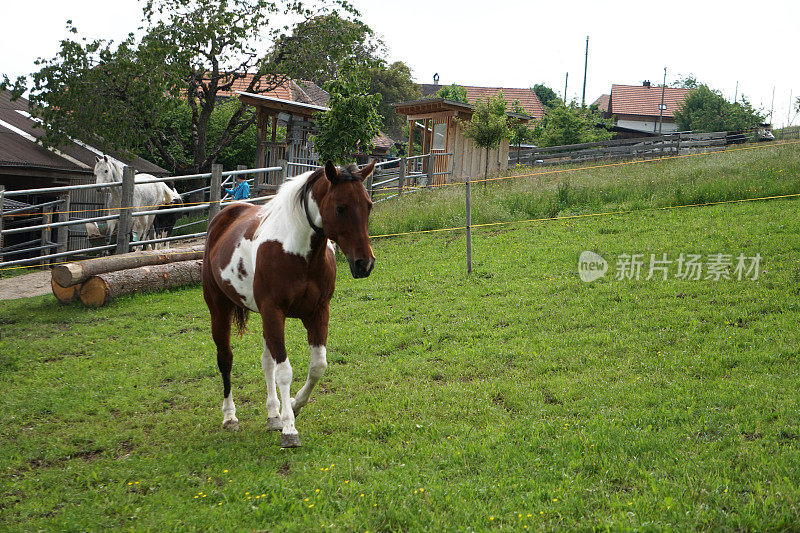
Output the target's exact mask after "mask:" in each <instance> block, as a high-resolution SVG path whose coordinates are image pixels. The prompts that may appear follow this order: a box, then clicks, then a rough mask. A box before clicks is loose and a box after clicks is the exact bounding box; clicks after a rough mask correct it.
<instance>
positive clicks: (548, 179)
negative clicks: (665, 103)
mask: <svg viewBox="0 0 800 533" xmlns="http://www.w3.org/2000/svg"><path fill="white" fill-rule="evenodd" d="M789 142H791V143H793V144H782V145H781V144H759V145H736V146H732V147H729V150H728V151H726V152H720V153H712V154H694V155H692V156H689V157H686V156H683V157H680V158H677V159H667V160H664V161H658V160H646V161H641V160H640V161H624V162H603V161H598V162H596V163H594V164H591V165H589V166H588V167H589V168H586V167H585V166H584V167H575V166H572V167H570V166H560V167H536V168H533V169H531V168H529V167H528V168H519V169H512V170H509V171H508V172H506V176H504V177H508V178H510V179H503V180H496V181H491V182H490V184H489V185H488V186H487V187H486V189H485V190H484V188H483V184H480V183H476V184H474V185H473V202H472V203H473V209H472V220H473V222H474V223H476V224H481V223H490V222H502V221H513V220H523V219H532V218H544V217H554V216H569V215H575V214H587V213H597V212H600V211H626V210H635V209H648V208H653V207H674V206H680V205H687V204H704V203H710V202H724V201H731V200H742V199H746V198H759V197H765V196H777V195H784V194H798V193H800V179H798V176H800V149H798V146H799V145H798V144H797V143H798V141H789ZM609 163H611V164H609ZM518 175H523V176H527V177H522V178H516V177H515V176H518ZM464 217H465V209H464V186H463V184H461V185H451V186H447V187H443V188H441V189H436V190H423V191H421V192H418V193H415V194H411V195H407V196H405V197H403V198H401V199H399V201H398V200H392V201H391V202H386V203H385V204H380V205H379V208H378V209H376V212H375V215H373V217H372V220H371V223H370V229H371V233H372V234H373V235H380V234H391V233H399V232H406V231H419V230H430V229H436V228H443V227H453V226H463V225H464Z"/></svg>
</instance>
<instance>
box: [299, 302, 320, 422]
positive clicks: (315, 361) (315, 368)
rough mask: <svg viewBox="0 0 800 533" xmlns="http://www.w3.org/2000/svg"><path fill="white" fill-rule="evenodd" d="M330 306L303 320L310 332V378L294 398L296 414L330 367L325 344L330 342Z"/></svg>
mask: <svg viewBox="0 0 800 533" xmlns="http://www.w3.org/2000/svg"><path fill="white" fill-rule="evenodd" d="M328 316H329V315H328V306H327V305H326V306H325V307H324V308H323V309H322V310H321V311H319V312H318V313H316V314H315V315H314V316H312V317H311V318H308V319H304V320H303V325H304V326H305V327H306V331H307V332H308V345H309V347H310V348H311V353H310V355H309V363H308V378H307V379H306V383H305V385H303V388H301V389H300V391H299V392H298V393H297V396H296V397H295V398H293V399H292V410H293V411H294V414H295V416H297V414H298V413H299V412H300V409H302V408H303V407H305V405H306V404H307V403H308V399H309V398H310V397H311V391H312V390H314V387H315V386H316V385H317V383H319V380H320V379H321V378H322V375H323V374H324V373H325V369H326V368H328V360H327V358H326V349H325V345H326V344H327V342H328Z"/></svg>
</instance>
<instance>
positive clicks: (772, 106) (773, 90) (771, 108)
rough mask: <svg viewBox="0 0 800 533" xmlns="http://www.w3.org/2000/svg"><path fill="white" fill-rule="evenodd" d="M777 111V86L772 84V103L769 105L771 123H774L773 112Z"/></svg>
mask: <svg viewBox="0 0 800 533" xmlns="http://www.w3.org/2000/svg"><path fill="white" fill-rule="evenodd" d="M774 111H775V86H774V85H773V86H772V103H771V104H770V106H769V123H770V124H772V113H773V112H774Z"/></svg>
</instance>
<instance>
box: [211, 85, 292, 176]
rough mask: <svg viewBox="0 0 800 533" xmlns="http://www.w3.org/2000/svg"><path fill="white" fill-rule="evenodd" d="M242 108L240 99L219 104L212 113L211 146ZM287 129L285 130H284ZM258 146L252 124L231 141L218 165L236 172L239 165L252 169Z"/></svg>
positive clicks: (221, 154) (221, 155) (223, 151)
mask: <svg viewBox="0 0 800 533" xmlns="http://www.w3.org/2000/svg"><path fill="white" fill-rule="evenodd" d="M241 106H242V103H241V101H239V99H238V98H232V99H230V100H228V101H227V102H223V103H221V104H218V105H217V107H216V108H215V109H214V112H213V113H211V119H210V120H209V124H208V139H209V142H210V144H216V142H217V141H218V140H219V138H220V137H221V136H222V135H223V134H224V133H225V127H226V125H227V124H228V123H229V122H230V118H231V116H233V115H234V114H235V113H237V112H239V108H240V107H241ZM284 129H285V128H284ZM257 145H258V132H257V128H256V125H255V124H251V125H250V126H249V127H248V128H247V129H246V130H244V131H243V132H242V133H241V134H240V135H238V136H237V137H235V138H234V139H232V140H231V143H230V144H229V145H227V146H226V147H224V148H223V149H222V150H220V152H219V156H218V157H217V163H219V164H221V165H222V166H223V167H225V168H226V169H229V170H234V169H236V167H237V166H238V165H245V166H247V167H251V166H252V165H253V161H255V160H256V146H257Z"/></svg>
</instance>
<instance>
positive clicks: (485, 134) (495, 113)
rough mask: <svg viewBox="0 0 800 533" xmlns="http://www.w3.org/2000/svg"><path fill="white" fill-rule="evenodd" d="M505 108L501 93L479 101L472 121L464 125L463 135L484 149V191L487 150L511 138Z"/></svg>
mask: <svg viewBox="0 0 800 533" xmlns="http://www.w3.org/2000/svg"><path fill="white" fill-rule="evenodd" d="M506 107H507V104H506V99H505V97H504V96H503V93H502V92H500V93H497V96H493V97H490V98H487V99H486V100H483V99H479V100H477V101H476V102H475V104H474V111H473V113H472V119H471V120H470V121H469V122H467V123H465V125H464V135H466V136H467V137H469V138H470V139H472V141H473V142H474V143H475V146H478V147H480V148H485V149H486V168H485V169H484V172H483V179H484V182H483V186H484V189H485V188H486V178H487V176H488V175H489V150H490V149H493V148H497V147H498V146H500V143H501V142H502V141H503V139H508V138H510V137H511V130H509V128H508V114H507V112H506Z"/></svg>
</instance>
